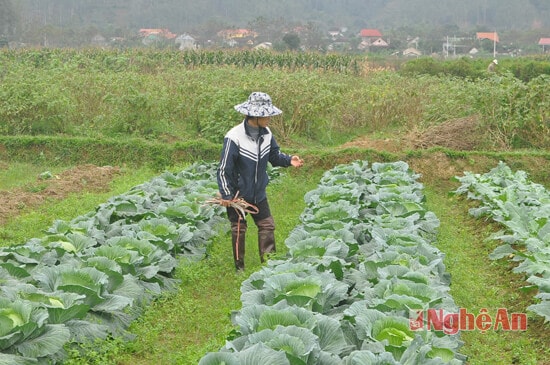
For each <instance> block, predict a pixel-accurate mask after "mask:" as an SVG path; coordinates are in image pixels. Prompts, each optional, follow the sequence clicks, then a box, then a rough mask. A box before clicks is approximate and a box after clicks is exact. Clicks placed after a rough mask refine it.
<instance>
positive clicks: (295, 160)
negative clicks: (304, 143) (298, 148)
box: [290, 156, 304, 167]
mask: <svg viewBox="0 0 550 365" xmlns="http://www.w3.org/2000/svg"><path fill="white" fill-rule="evenodd" d="M290 164H291V165H292V166H294V167H302V166H303V165H304V160H302V159H301V158H300V157H298V156H292V158H291V159H290Z"/></svg>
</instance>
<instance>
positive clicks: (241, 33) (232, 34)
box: [218, 28, 258, 40]
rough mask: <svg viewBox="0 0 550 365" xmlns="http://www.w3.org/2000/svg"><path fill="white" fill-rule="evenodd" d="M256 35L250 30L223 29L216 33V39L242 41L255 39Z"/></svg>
mask: <svg viewBox="0 0 550 365" xmlns="http://www.w3.org/2000/svg"><path fill="white" fill-rule="evenodd" d="M257 36H258V33H256V32H253V31H251V30H250V29H243V28H241V29H225V30H220V31H219V32H218V37H221V38H223V39H225V40H229V39H243V38H249V37H252V38H256V37H257Z"/></svg>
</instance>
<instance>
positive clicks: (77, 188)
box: [0, 165, 120, 225]
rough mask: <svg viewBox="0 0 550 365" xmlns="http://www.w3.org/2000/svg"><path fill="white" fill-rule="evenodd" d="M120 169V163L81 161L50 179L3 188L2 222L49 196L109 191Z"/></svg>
mask: <svg viewBox="0 0 550 365" xmlns="http://www.w3.org/2000/svg"><path fill="white" fill-rule="evenodd" d="M118 173H120V169H119V168H118V167H112V166H103V167H99V166H95V165H81V166H76V167H74V168H71V169H69V170H66V171H63V172H62V173H60V174H59V175H55V176H52V177H51V178H48V179H41V178H39V177H37V179H36V181H35V182H33V183H31V184H27V185H26V186H24V187H18V188H14V189H10V190H3V191H0V225H2V224H5V223H6V222H7V221H8V219H10V218H12V217H15V216H17V215H19V214H20V213H21V212H22V211H23V210H26V209H32V208H34V207H37V206H39V205H40V204H42V203H44V202H45V201H46V200H49V199H56V200H61V199H64V198H65V197H67V196H68V195H69V194H72V193H78V192H82V191H89V192H101V191H107V189H108V188H109V184H110V182H111V181H112V180H113V178H114V176H115V175H117V174H118Z"/></svg>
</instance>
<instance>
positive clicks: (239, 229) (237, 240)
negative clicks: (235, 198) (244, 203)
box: [227, 199, 275, 270]
mask: <svg viewBox="0 0 550 365" xmlns="http://www.w3.org/2000/svg"><path fill="white" fill-rule="evenodd" d="M256 207H257V208H258V213H257V214H251V216H252V219H254V223H255V224H256V226H257V227H258V250H259V252H260V261H261V262H264V261H265V255H266V254H268V253H270V252H275V232H274V231H275V221H274V220H273V216H272V215H271V211H270V209H269V203H268V202H267V199H264V200H262V201H261V202H259V203H258V204H257V205H256ZM227 216H228V218H229V221H230V222H231V237H232V243H233V260H234V262H235V268H236V269H237V270H244V255H245V235H246V229H247V223H246V219H244V217H242V216H241V213H240V212H238V211H237V210H236V209H235V208H231V207H228V208H227Z"/></svg>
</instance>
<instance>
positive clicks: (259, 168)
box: [218, 120, 291, 204]
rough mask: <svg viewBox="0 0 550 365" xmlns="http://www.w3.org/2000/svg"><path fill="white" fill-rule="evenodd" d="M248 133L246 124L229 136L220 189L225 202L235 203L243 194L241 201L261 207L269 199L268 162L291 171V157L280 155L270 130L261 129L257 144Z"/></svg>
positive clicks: (219, 169) (219, 177)
mask: <svg viewBox="0 0 550 365" xmlns="http://www.w3.org/2000/svg"><path fill="white" fill-rule="evenodd" d="M248 129H249V127H248V125H247V124H246V120H245V121H244V122H243V123H241V124H239V125H237V126H235V127H233V128H232V129H231V130H230V131H229V132H227V134H226V135H225V138H224V140H223V149H222V153H221V158H220V164H219V166H218V187H219V189H220V194H221V196H222V198H223V199H232V198H234V197H235V194H236V193H237V192H239V197H241V198H244V199H245V200H246V201H247V202H249V203H251V204H257V203H259V202H261V201H262V200H264V199H265V198H266V192H265V189H266V187H267V184H268V183H269V178H268V176H267V162H268V161H269V162H270V163H271V165H272V166H282V167H288V166H290V160H291V156H290V155H287V154H285V153H282V152H281V151H280V149H279V145H277V142H276V141H275V138H274V137H273V134H272V133H271V131H270V130H269V128H260V134H259V136H258V140H257V141H256V140H254V139H253V138H252V137H251V135H250V133H249V131H248Z"/></svg>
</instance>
